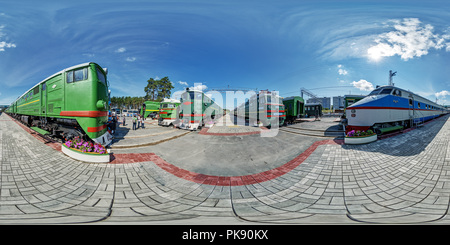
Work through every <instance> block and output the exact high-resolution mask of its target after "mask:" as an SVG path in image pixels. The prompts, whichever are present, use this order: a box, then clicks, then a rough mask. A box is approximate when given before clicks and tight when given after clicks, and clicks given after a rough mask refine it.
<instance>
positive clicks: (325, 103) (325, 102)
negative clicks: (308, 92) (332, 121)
mask: <svg viewBox="0 0 450 245" xmlns="http://www.w3.org/2000/svg"><path fill="white" fill-rule="evenodd" d="M306 103H307V104H314V103H320V104H321V105H322V108H323V109H324V110H325V109H331V98H330V97H322V98H319V97H316V98H310V99H308V100H307V101H306Z"/></svg>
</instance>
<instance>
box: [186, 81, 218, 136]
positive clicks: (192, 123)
mask: <svg viewBox="0 0 450 245" xmlns="http://www.w3.org/2000/svg"><path fill="white" fill-rule="evenodd" d="M180 103H181V104H180V106H179V107H180V110H179V117H178V118H179V119H180V124H179V125H178V126H179V127H180V128H182V129H189V130H197V129H199V128H201V127H203V126H204V125H205V122H206V121H208V120H210V119H215V118H218V117H221V116H223V109H222V107H220V106H219V105H218V104H217V103H216V102H214V101H213V100H212V99H211V98H209V97H208V96H206V95H205V94H204V93H203V92H202V91H198V90H189V88H186V91H185V92H183V94H181V99H180Z"/></svg>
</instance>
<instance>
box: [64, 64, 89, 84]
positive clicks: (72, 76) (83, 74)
mask: <svg viewBox="0 0 450 245" xmlns="http://www.w3.org/2000/svg"><path fill="white" fill-rule="evenodd" d="M87 79H88V69H87V67H85V68H81V69H78V70H73V71H69V72H67V83H73V82H78V81H83V80H87Z"/></svg>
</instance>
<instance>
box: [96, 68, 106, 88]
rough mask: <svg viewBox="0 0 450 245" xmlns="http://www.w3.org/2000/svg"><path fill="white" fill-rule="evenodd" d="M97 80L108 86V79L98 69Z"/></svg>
mask: <svg viewBox="0 0 450 245" xmlns="http://www.w3.org/2000/svg"><path fill="white" fill-rule="evenodd" d="M97 78H98V80H99V81H100V82H101V83H103V84H104V85H105V86H106V77H105V75H104V74H103V72H101V71H100V70H99V69H98V68H97Z"/></svg>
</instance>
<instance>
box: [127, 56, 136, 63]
mask: <svg viewBox="0 0 450 245" xmlns="http://www.w3.org/2000/svg"><path fill="white" fill-rule="evenodd" d="M135 60H136V57H127V58H126V61H128V62H133V61H135Z"/></svg>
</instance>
